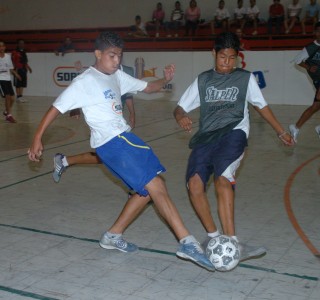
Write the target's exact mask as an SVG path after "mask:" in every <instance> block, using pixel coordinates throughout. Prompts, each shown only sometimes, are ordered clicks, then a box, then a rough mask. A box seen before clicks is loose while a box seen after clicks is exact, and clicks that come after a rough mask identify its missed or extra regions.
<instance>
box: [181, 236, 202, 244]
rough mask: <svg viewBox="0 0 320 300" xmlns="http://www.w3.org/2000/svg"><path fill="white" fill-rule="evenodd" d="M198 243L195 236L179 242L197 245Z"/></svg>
mask: <svg viewBox="0 0 320 300" xmlns="http://www.w3.org/2000/svg"><path fill="white" fill-rule="evenodd" d="M197 242H198V241H197V240H196V238H195V237H194V236H193V235H188V236H186V237H184V238H183V239H181V240H180V241H179V243H180V244H189V243H197Z"/></svg>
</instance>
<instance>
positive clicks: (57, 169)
mask: <svg viewBox="0 0 320 300" xmlns="http://www.w3.org/2000/svg"><path fill="white" fill-rule="evenodd" d="M64 157H65V156H64V155H63V154H61V153H57V154H56V155H55V156H54V158H53V171H52V177H53V180H54V181H55V182H56V183H58V182H59V181H60V178H61V175H62V173H63V172H64V171H65V170H66V169H67V167H65V166H64V165H63V162H62V159H63V158H64Z"/></svg>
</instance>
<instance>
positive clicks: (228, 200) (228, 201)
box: [214, 176, 235, 236]
mask: <svg viewBox="0 0 320 300" xmlns="http://www.w3.org/2000/svg"><path fill="white" fill-rule="evenodd" d="M214 184H215V188H216V193H217V199H218V212H219V217H220V220H221V225H222V229H223V233H224V234H226V235H229V236H234V235H235V226H234V191H233V189H232V185H231V183H230V182H229V180H228V179H226V178H225V177H223V176H219V177H218V178H217V179H216V180H215V182H214Z"/></svg>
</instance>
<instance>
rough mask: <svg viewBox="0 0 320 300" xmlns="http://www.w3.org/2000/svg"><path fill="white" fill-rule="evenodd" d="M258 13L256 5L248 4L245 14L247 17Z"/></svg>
mask: <svg viewBox="0 0 320 300" xmlns="http://www.w3.org/2000/svg"><path fill="white" fill-rule="evenodd" d="M259 13H260V10H259V8H258V6H257V5H254V6H253V7H251V6H249V7H248V8H247V16H248V18H249V19H254V18H256V16H257V14H259Z"/></svg>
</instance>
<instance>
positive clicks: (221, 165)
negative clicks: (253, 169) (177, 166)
mask: <svg viewBox="0 0 320 300" xmlns="http://www.w3.org/2000/svg"><path fill="white" fill-rule="evenodd" d="M247 145H248V144H247V136H246V134H245V132H244V131H243V130H240V129H236V130H232V131H230V132H229V133H227V134H225V135H224V136H222V137H220V138H219V139H218V140H216V141H214V142H213V143H210V144H201V145H197V146H195V147H194V148H193V149H192V152H191V154H190V157H189V162H188V167H187V174H186V181H187V182H188V181H189V179H190V178H191V177H192V176H194V175H195V174H198V175H199V176H200V178H201V180H202V182H203V183H204V185H205V186H206V184H207V182H208V180H209V178H210V176H211V175H212V174H214V176H215V177H218V176H224V177H226V178H227V179H228V180H229V181H230V182H231V184H235V172H236V170H237V168H238V167H239V165H240V161H241V159H242V157H243V154H244V150H245V148H246V146H247Z"/></svg>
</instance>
